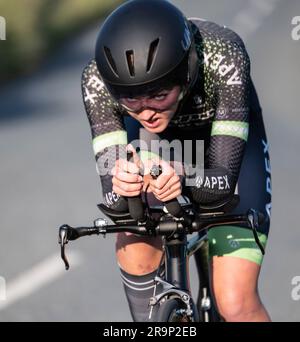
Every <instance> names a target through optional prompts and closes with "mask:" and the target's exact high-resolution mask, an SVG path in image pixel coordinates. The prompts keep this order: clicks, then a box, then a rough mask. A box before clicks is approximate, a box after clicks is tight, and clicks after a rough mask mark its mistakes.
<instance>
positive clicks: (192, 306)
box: [59, 170, 264, 322]
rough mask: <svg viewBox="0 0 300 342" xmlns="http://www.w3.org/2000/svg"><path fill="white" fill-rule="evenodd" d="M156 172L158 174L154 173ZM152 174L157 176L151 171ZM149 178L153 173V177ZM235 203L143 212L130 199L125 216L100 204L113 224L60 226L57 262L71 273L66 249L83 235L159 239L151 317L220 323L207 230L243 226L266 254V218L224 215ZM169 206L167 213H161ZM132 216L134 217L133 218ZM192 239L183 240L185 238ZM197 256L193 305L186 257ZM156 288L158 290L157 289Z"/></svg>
mask: <svg viewBox="0 0 300 342" xmlns="http://www.w3.org/2000/svg"><path fill="white" fill-rule="evenodd" d="M156 171H157V170H156ZM154 173H155V172H154ZM152 176H153V175H152ZM238 202H239V196H238V195H234V196H233V197H232V200H231V201H230V202H227V203H222V204H220V205H218V206H215V207H210V208H208V207H206V208H205V207H203V206H202V207H200V209H199V207H198V208H197V207H196V206H195V205H193V204H192V203H188V202H186V203H184V204H182V205H179V203H178V201H177V200H172V201H170V202H169V203H166V204H165V206H164V207H157V206H156V207H149V206H148V212H147V213H146V214H145V211H144V208H143V206H142V204H141V200H140V198H131V199H128V204H129V213H126V214H124V213H119V212H116V211H113V210H111V209H109V208H108V207H106V206H105V205H103V204H99V205H98V207H99V209H100V210H101V211H102V212H103V213H104V214H105V215H106V216H108V217H109V218H110V219H111V220H112V221H113V222H114V224H113V225H108V223H107V221H106V219H103V218H99V219H96V220H95V221H94V225H93V226H92V227H78V228H73V227H70V226H69V225H62V226H61V227H60V228H59V243H60V245H61V258H62V259H63V261H64V263H65V267H66V269H69V262H68V260H67V257H66V253H65V245H66V244H67V243H68V242H69V241H71V240H76V239H78V238H80V237H82V236H87V235H103V236H105V235H106V234H114V233H119V232H129V233H133V234H136V235H140V236H161V237H162V239H163V257H162V260H161V263H160V267H159V269H158V271H157V275H156V277H155V283H156V284H162V285H163V291H162V293H160V294H155V290H154V294H153V297H152V298H151V299H150V302H149V305H150V308H151V310H150V315H151V313H152V312H153V309H154V307H156V308H158V310H157V314H156V317H155V320H156V321H158V322H210V321H220V320H222V317H221V316H220V315H219V314H218V311H217V307H216V304H215V301H214V298H213V294H212V291H211V288H210V268H209V259H208V237H207V232H208V230H209V229H211V228H212V227H218V226H224V225H227V224H231V225H234V224H244V225H245V224H246V225H247V227H248V229H251V230H252V232H253V235H254V238H255V241H256V243H257V245H258V247H259V248H260V250H261V252H262V253H263V254H264V248H263V246H262V244H261V243H260V240H259V238H258V234H257V227H258V226H259V225H260V224H262V223H263V221H264V215H263V214H261V213H259V212H258V211H256V210H255V209H249V210H248V212H247V213H245V214H240V215H228V214H226V212H228V211H230V210H232V209H233V208H234V207H235V206H236V205H237V204H238ZM166 207H167V211H166V210H165V209H166ZM132 217H134V218H132ZM195 232H197V233H198V234H196V235H195V236H193V237H191V238H189V239H188V238H187V236H188V235H189V234H193V233H195ZM192 255H195V256H196V257H198V260H199V261H200V262H199V264H200V267H199V268H198V275H199V284H200V285H199V293H198V299H197V302H196V303H195V302H194V300H193V298H192V295H191V289H190V281H189V272H188V269H189V267H188V264H189V258H190V257H191V256H192ZM163 265H164V267H165V275H164V277H161V276H160V274H161V272H160V271H161V268H162V267H163ZM155 288H156V287H155Z"/></svg>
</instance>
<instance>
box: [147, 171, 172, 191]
mask: <svg viewBox="0 0 300 342" xmlns="http://www.w3.org/2000/svg"><path fill="white" fill-rule="evenodd" d="M173 176H174V170H173V173H172V174H164V173H163V174H161V175H160V176H159V177H158V178H157V179H152V180H151V181H150V184H151V186H153V188H156V189H157V190H162V189H163V187H164V186H165V185H166V184H167V183H168V182H169V180H170V179H171V178H172V177H173Z"/></svg>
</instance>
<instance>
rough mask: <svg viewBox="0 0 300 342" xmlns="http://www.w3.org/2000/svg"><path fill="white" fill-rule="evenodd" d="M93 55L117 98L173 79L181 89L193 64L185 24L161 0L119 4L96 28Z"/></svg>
mask: <svg viewBox="0 0 300 342" xmlns="http://www.w3.org/2000/svg"><path fill="white" fill-rule="evenodd" d="M95 58H96V63H97V67H98V70H99V73H100V75H101V77H102V79H103V82H104V83H105V85H106V87H107V88H108V90H109V91H110V93H111V94H112V95H113V96H114V97H116V98H119V97H121V96H130V95H131V96H137V95H139V94H141V95H142V94H149V92H155V91H157V90H160V89H166V88H168V87H170V86H172V85H175V84H178V85H181V86H184V87H185V90H186V89H188V88H189V87H190V86H191V84H192V83H193V82H194V80H195V78H196V74H197V70H198V60H197V54H196V50H195V46H194V42H193V35H192V33H191V28H190V24H189V22H188V20H187V19H186V18H185V16H184V15H183V14H182V12H181V11H180V10H179V9H178V8H177V7H175V6H174V5H172V4H171V3H169V2H168V1H165V0H133V1H128V2H126V3H125V4H123V5H122V6H120V7H118V8H117V9H116V10H115V11H114V12H113V13H112V14H111V15H110V16H109V17H108V18H107V19H106V21H105V22H104V24H103V26H102V28H101V30H100V32H99V35H98V38H97V44H96V51H95Z"/></svg>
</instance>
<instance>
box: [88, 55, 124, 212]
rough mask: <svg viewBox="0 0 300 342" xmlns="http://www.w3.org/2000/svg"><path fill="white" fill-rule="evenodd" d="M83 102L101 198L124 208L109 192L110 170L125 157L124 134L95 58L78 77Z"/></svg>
mask: <svg viewBox="0 0 300 342" xmlns="http://www.w3.org/2000/svg"><path fill="white" fill-rule="evenodd" d="M81 87H82V96H83V102H84V106H85V109H86V113H87V116H88V120H89V123H90V126H91V133H92V139H93V149H94V154H95V158H96V162H97V171H98V173H99V176H100V180H101V185H102V192H103V199H104V202H105V204H106V205H107V206H108V207H110V208H111V209H114V210H118V211H127V209H128V204H127V201H126V200H125V199H124V198H123V197H121V196H120V195H118V194H117V193H116V192H115V191H113V184H112V178H113V176H112V169H113V168H114V167H115V163H116V160H118V159H119V157H123V158H126V154H125V147H126V145H127V133H126V131H125V129H124V124H123V120H122V115H121V111H122V109H121V108H120V107H119V106H118V104H117V103H116V102H115V101H114V100H113V99H112V97H111V96H110V94H109V93H108V91H107V89H106V88H105V86H104V84H103V82H102V80H101V77H100V75H99V72H98V70H97V66H96V62H95V60H92V61H91V62H90V63H89V64H88V65H87V66H86V68H85V69H84V71H83V74H82V79H81Z"/></svg>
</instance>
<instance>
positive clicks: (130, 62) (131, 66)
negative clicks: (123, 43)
mask: <svg viewBox="0 0 300 342" xmlns="http://www.w3.org/2000/svg"><path fill="white" fill-rule="evenodd" d="M126 57H127V64H128V69H129V73H130V76H131V77H134V76H135V71H134V53H133V50H128V51H126Z"/></svg>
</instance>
